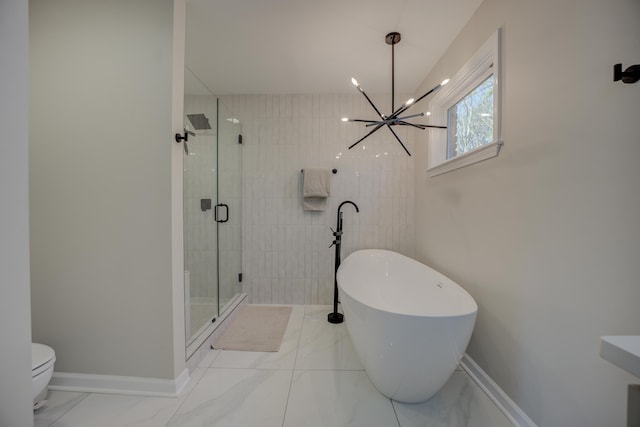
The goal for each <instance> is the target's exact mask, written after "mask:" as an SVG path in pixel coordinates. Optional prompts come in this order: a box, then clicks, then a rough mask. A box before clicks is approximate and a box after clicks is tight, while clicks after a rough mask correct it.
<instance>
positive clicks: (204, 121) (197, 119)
mask: <svg viewBox="0 0 640 427" xmlns="http://www.w3.org/2000/svg"><path fill="white" fill-rule="evenodd" d="M187 118H188V119H189V121H190V122H191V125H193V128H194V129H195V130H204V129H211V125H210V124H209V119H208V118H207V116H205V115H204V114H187Z"/></svg>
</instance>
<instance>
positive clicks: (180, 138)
mask: <svg viewBox="0 0 640 427" xmlns="http://www.w3.org/2000/svg"><path fill="white" fill-rule="evenodd" d="M189 135H191V136H196V134H195V133H193V132H191V131H190V130H186V129H185V130H184V135H180V134H179V133H176V142H177V143H181V142H182V141H184V142H187V141H189Z"/></svg>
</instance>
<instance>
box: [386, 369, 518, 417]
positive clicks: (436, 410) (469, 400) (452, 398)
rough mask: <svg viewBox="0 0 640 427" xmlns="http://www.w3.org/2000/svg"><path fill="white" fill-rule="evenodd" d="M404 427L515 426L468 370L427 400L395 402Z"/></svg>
mask: <svg viewBox="0 0 640 427" xmlns="http://www.w3.org/2000/svg"><path fill="white" fill-rule="evenodd" d="M393 406H394V407H395V410H396V414H397V415H398V420H399V421H400V426H401V427H513V425H512V424H511V422H510V421H509V420H508V419H507V418H506V417H505V416H504V414H503V413H502V412H501V411H500V410H499V409H498V408H497V407H496V406H495V404H494V403H493V402H492V401H491V400H490V399H489V397H488V396H487V395H486V394H485V393H484V391H482V389H481V388H480V387H478V385H477V384H476V383H475V382H474V381H473V380H472V379H471V378H470V377H469V376H468V375H467V373H466V372H464V371H455V372H454V373H453V375H452V376H451V379H449V381H448V382H447V383H446V384H445V386H444V387H443V388H442V389H441V390H440V391H439V392H438V393H437V394H436V395H435V396H433V397H432V398H431V399H429V400H428V401H427V402H425V403H414V404H409V403H399V402H393Z"/></svg>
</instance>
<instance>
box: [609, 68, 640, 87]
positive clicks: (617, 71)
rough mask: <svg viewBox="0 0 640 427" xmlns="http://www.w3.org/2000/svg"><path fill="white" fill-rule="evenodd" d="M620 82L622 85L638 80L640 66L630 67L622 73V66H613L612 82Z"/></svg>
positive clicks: (639, 78)
mask: <svg viewBox="0 0 640 427" xmlns="http://www.w3.org/2000/svg"><path fill="white" fill-rule="evenodd" d="M618 80H622V83H635V82H637V81H638V80H640V64H636V65H632V66H630V67H628V68H627V69H626V70H624V71H622V64H615V65H614V66H613V81H614V82H617V81H618Z"/></svg>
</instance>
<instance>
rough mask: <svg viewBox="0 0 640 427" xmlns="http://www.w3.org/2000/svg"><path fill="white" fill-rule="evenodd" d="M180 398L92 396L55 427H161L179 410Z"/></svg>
mask: <svg viewBox="0 0 640 427" xmlns="http://www.w3.org/2000/svg"><path fill="white" fill-rule="evenodd" d="M178 405H179V398H171V397H141V396H125V395H116V394H98V393H92V394H90V395H89V396H88V397H87V398H86V399H83V400H82V401H81V402H80V403H78V404H77V405H76V406H75V407H74V408H73V410H70V411H69V412H67V413H66V414H65V415H63V416H62V417H61V418H59V419H58V420H57V421H56V422H55V423H53V424H52V427H88V426H91V427H114V426H131V427H133V426H135V427H158V426H163V425H166V424H167V422H168V421H169V420H170V419H171V417H172V416H173V414H174V413H175V412H176V410H177V409H178Z"/></svg>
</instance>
